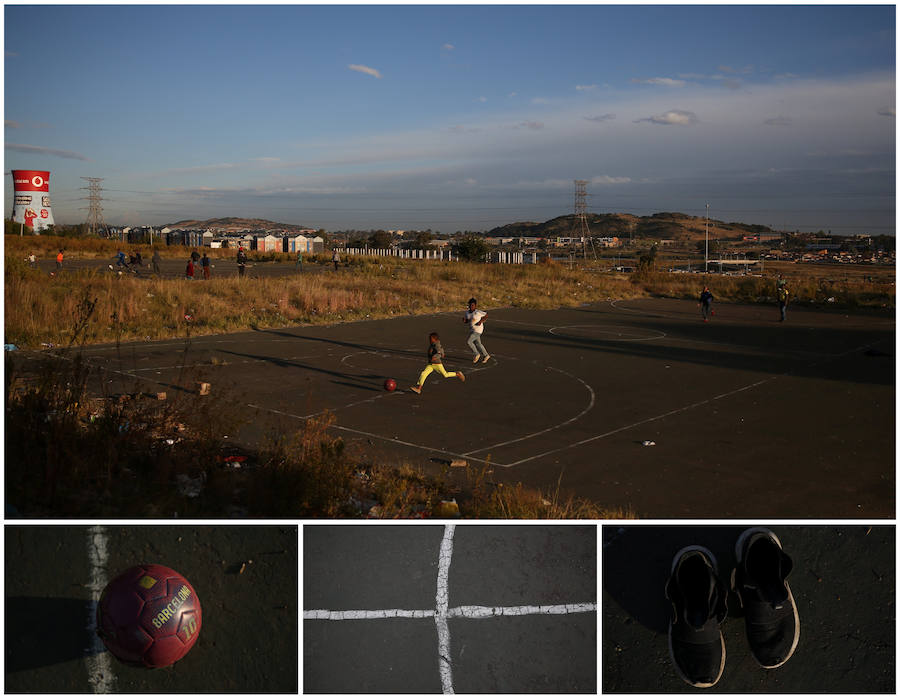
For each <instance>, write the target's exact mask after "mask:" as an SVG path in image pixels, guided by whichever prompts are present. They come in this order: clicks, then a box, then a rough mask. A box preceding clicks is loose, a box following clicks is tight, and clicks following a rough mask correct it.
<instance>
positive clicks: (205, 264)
mask: <svg viewBox="0 0 900 700" xmlns="http://www.w3.org/2000/svg"><path fill="white" fill-rule="evenodd" d="M200 265H201V266H202V267H203V279H205V280H208V279H209V265H210V261H209V254H208V253H207V252H206V251H203V257H202V258H201V259H200Z"/></svg>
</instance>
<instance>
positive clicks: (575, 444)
mask: <svg viewBox="0 0 900 700" xmlns="http://www.w3.org/2000/svg"><path fill="white" fill-rule="evenodd" d="M775 379H778V377H777V376H774V377H767V378H766V379H761V380H760V381H758V382H754V383H753V384H748V385H747V386H742V387H741V388H739V389H735V390H734V391H727V392H725V393H724V394H719V395H718V396H713V397H712V398H711V399H704V400H703V401H697V402H696V403H692V404H689V405H687V406H682V407H681V408H675V409H672V410H671V411H668V412H666V413H662V414H660V415H658V416H654V417H653V418H647V419H645V420H641V421H638V422H637V423H632V424H631V425H623V426H622V427H621V428H616V429H615V430H610V431H609V432H606V433H601V434H600V435H594V436H593V437H589V438H585V439H584V440H579V441H578V442H573V443H571V444H569V445H563V446H562V447H557V448H556V449H553V450H547V451H546V452H542V453H541V454H537V455H532V456H531V457H526V458H524V459H520V460H519V461H517V462H513V463H511V464H507V465H503V466H508V467H515V466H518V465H519V464H524V463H526V462H530V461H531V460H533V459H540V458H541V457H546V456H547V455H552V454H555V453H557V452H562V451H563V450H569V449H572V448H573V447H580V446H581V445H586V444H587V443H589V442H593V441H594V440H600V439H602V438H605V437H609V436H610V435H615V434H616V433H621V432H622V431H624V430H631V429H632V428H637V427H639V426H642V425H646V424H647V423H653V422H654V421H658V420H662V419H663V418H668V417H669V416H674V415H676V414H678V413H684V412H685V411H690V410H691V409H693V408H697V407H698V406H703V405H705V404H708V403H712V402H713V401H718V400H719V399H724V398H726V397H728V396H733V395H734V394H739V393H741V392H742V391H747V390H748V389H753V388H754V387H757V386H760V385H762V384H766V383H767V382H771V381H773V380H775Z"/></svg>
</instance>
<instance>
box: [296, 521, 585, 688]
mask: <svg viewBox="0 0 900 700" xmlns="http://www.w3.org/2000/svg"><path fill="white" fill-rule="evenodd" d="M455 528H456V525H452V524H448V525H445V526H444V537H443V539H442V540H441V549H440V554H439V557H438V575H437V592H436V594H435V609H434V610H401V609H397V608H391V609H386V610H304V611H303V619H304V620H384V619H387V618H396V617H406V618H410V619H415V618H434V624H435V626H436V627H437V635H438V669H439V670H440V673H441V687H442V689H443V691H444V694H445V695H452V694H453V673H452V669H451V661H450V659H451V657H450V629H449V627H448V626H447V620H448V618H451V617H465V618H469V619H484V618H488V617H509V616H515V615H569V614H572V613H584V612H595V611H596V610H597V604H596V603H565V604H562V605H508V606H485V605H460V606H458V607H455V608H451V607H449V600H450V584H449V578H450V560H451V558H452V557H453V533H454V530H455Z"/></svg>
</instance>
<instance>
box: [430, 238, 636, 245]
mask: <svg viewBox="0 0 900 700" xmlns="http://www.w3.org/2000/svg"><path fill="white" fill-rule="evenodd" d="M542 241H543V242H544V244H545V245H548V246H551V247H553V248H570V247H572V246H580V245H584V244H587V245H590V244H591V243H593V244H594V246H597V247H600V248H617V247H618V246H620V245H622V242H621V241H620V240H619V237H618V236H591V237H590V238H587V239H586V238H585V237H584V236H557V237H555V238H541V237H540V236H503V237H501V236H493V237H487V238H485V239H484V242H485V243H487V244H488V245H491V246H502V245H515V246H519V247H528V246H537V245H540V244H541V242H542ZM432 243H433V241H432Z"/></svg>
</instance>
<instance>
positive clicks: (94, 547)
mask: <svg viewBox="0 0 900 700" xmlns="http://www.w3.org/2000/svg"><path fill="white" fill-rule="evenodd" d="M87 550H88V562H89V563H90V566H91V570H90V579H89V581H88V590H89V591H90V594H91V602H90V605H88V620H87V630H88V637H89V638H90V640H91V646H90V648H89V649H86V651H87V654H86V655H85V657H84V663H85V665H86V666H87V678H88V683H90V684H91V688H93V690H94V693H104V694H105V693H112V692H115V683H116V677H115V676H114V675H113V672H112V665H111V664H110V663H109V653H108V652H107V651H106V647H105V646H104V645H103V641H102V640H101V639H100V637H98V636H97V634H96V629H97V604H98V603H99V601H100V594H102V593H103V589H104V588H105V587H106V562H107V559H108V558H109V554H108V552H107V546H106V530H105V529H104V528H103V526H102V525H95V526H94V527H91V528H89V529H88V539H87Z"/></svg>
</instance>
